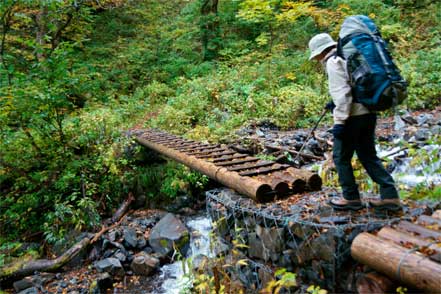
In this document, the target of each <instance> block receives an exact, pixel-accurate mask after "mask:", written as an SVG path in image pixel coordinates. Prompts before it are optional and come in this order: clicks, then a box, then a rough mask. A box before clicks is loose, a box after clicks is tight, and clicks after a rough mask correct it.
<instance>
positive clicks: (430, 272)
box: [351, 233, 441, 293]
mask: <svg viewBox="0 0 441 294" xmlns="http://www.w3.org/2000/svg"><path fill="white" fill-rule="evenodd" d="M351 255H352V257H353V258H354V259H355V260H357V261H359V262H361V263H363V264H366V265H368V266H369V267H371V268H373V269H375V270H376V271H378V272H380V273H383V274H385V275H387V276H388V277H390V278H391V279H396V280H398V281H399V282H403V283H405V284H408V285H411V286H414V287H416V288H418V289H422V290H425V291H428V292H430V293H437V292H439V289H441V279H440V277H441V264H439V263H436V262H433V261H431V260H429V259H428V258H427V257H426V256H424V255H422V254H418V253H415V252H412V251H410V250H409V249H406V248H403V247H401V246H399V245H396V244H394V243H391V242H389V241H387V240H385V239H382V238H380V237H376V236H374V235H372V234H370V233H361V234H359V235H358V236H357V237H356V238H355V239H354V241H353V242H352V246H351Z"/></svg>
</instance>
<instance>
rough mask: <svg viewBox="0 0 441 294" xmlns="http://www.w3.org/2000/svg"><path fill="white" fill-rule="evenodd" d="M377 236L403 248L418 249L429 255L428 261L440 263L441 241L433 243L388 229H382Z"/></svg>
mask: <svg viewBox="0 0 441 294" xmlns="http://www.w3.org/2000/svg"><path fill="white" fill-rule="evenodd" d="M377 236H378V237H381V238H383V239H387V240H390V241H392V242H394V243H395V244H398V245H401V246H403V247H409V246H411V247H412V248H420V250H421V251H424V252H423V253H427V254H428V255H429V258H430V259H432V260H435V261H438V262H441V241H440V242H437V243H434V242H431V241H427V240H423V239H421V238H418V237H415V236H412V235H410V234H408V233H406V232H401V231H397V230H394V229H392V228H389V227H384V228H382V229H381V230H380V231H379V232H378V233H377Z"/></svg>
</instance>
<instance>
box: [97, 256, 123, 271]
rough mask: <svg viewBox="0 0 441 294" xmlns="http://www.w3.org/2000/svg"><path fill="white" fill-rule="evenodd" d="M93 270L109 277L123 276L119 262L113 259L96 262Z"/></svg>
mask: <svg viewBox="0 0 441 294" xmlns="http://www.w3.org/2000/svg"><path fill="white" fill-rule="evenodd" d="M95 268H96V269H97V271H98V272H100V273H102V272H107V273H110V274H111V275H116V276H124V268H123V266H122V265H121V262H120V261H119V260H118V259H116V258H113V257H109V258H106V259H103V260H100V261H98V262H96V263H95Z"/></svg>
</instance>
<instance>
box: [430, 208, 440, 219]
mask: <svg viewBox="0 0 441 294" xmlns="http://www.w3.org/2000/svg"><path fill="white" fill-rule="evenodd" d="M432 217H433V218H437V219H441V209H438V210H435V212H434V213H433V214H432Z"/></svg>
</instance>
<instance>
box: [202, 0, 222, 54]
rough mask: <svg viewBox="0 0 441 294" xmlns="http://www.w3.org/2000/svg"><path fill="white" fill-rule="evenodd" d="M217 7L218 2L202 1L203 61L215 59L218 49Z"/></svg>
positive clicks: (212, 0) (213, 0) (214, 0)
mask: <svg viewBox="0 0 441 294" xmlns="http://www.w3.org/2000/svg"><path fill="white" fill-rule="evenodd" d="M217 5H218V0H202V6H201V24H200V28H201V35H202V36H201V39H202V50H203V51H202V54H203V60H213V59H215V58H216V57H217V54H218V50H219V49H220V45H221V44H220V43H221V42H220V32H219V19H218V15H217Z"/></svg>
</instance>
